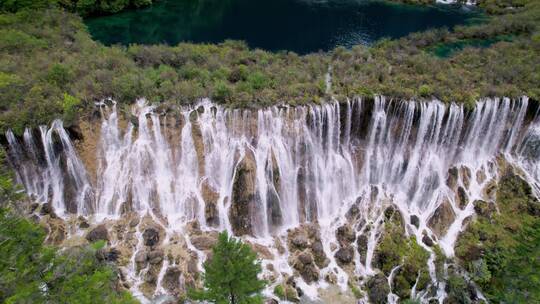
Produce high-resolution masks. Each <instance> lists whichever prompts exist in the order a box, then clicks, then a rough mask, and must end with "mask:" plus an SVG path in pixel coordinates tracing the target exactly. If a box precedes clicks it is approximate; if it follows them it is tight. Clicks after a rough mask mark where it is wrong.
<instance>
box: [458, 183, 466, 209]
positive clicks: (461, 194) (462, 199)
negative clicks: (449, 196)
mask: <svg viewBox="0 0 540 304" xmlns="http://www.w3.org/2000/svg"><path fill="white" fill-rule="evenodd" d="M456 198H457V203H458V205H459V208H461V209H465V207H466V206H467V204H468V203H469V197H468V196H467V192H466V191H465V189H464V188H463V187H458V189H457V197H456Z"/></svg>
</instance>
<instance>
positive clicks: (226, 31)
mask: <svg viewBox="0 0 540 304" xmlns="http://www.w3.org/2000/svg"><path fill="white" fill-rule="evenodd" d="M479 16H481V14H480V13H479V12H478V11H474V10H471V9H470V8H465V7H456V6H448V5H438V6H428V7H422V6H412V5H401V4H393V3H389V2H382V1H371V0H328V1H325V0H176V1H175V0H161V1H159V2H157V3H156V4H154V5H153V6H151V7H148V8H145V9H140V10H131V11H126V12H123V13H120V14H116V15H112V16H105V17H98V18H91V19H87V20H86V24H87V25H88V27H89V30H90V32H91V34H92V35H93V37H94V38H95V39H97V40H99V41H101V42H103V43H105V44H107V45H110V44H118V43H119V44H131V43H140V44H157V43H166V44H169V45H175V44H177V43H179V42H184V41H186V42H195V43H219V42H223V41H224V40H227V39H234V40H244V41H246V42H247V44H248V45H249V46H250V47H252V48H262V49H266V50H271V51H277V50H289V51H294V52H297V53H300V54H305V53H310V52H317V51H319V50H322V51H327V50H330V49H332V48H334V47H336V46H345V47H350V46H352V45H355V44H367V45H369V44H371V43H373V42H374V41H376V40H379V39H381V38H383V37H389V38H399V37H403V36H405V35H407V34H409V33H411V32H417V31H422V30H426V29H430V28H439V27H448V28H451V27H453V26H454V25H457V24H464V23H468V22H471V21H472V20H474V19H475V18H477V17H479Z"/></svg>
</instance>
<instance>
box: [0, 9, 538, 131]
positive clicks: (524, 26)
mask: <svg viewBox="0 0 540 304" xmlns="http://www.w3.org/2000/svg"><path fill="white" fill-rule="evenodd" d="M16 2H17V1H16ZM507 2H508V1H506V2H504V3H503V1H500V4H501V5H507V6H508V5H513V6H514V8H513V9H512V10H506V11H505V12H506V13H505V14H503V15H501V16H498V17H497V18H494V19H490V20H489V21H488V22H486V23H483V24H479V25H474V26H458V27H456V28H454V29H453V30H452V31H448V30H445V29H441V30H431V31H427V32H423V33H418V34H412V35H409V36H408V37H405V38H402V39H399V40H392V41H389V40H383V41H380V42H379V43H377V44H376V45H374V46H372V47H366V46H356V47H353V48H352V49H350V50H347V49H345V48H337V49H335V50H334V51H332V52H330V53H318V54H310V55H305V56H299V55H296V54H294V53H291V52H279V53H271V52H266V51H263V50H258V49H257V50H250V49H248V48H247V47H246V45H245V44H244V43H242V42H232V41H228V42H225V43H222V44H219V45H206V44H188V43H181V44H179V45H177V46H165V45H152V46H142V45H131V46H129V47H122V46H113V47H106V46H103V45H101V44H100V43H97V42H95V41H93V40H92V39H91V37H90V36H89V34H88V32H87V30H86V28H85V26H84V24H83V23H82V20H81V18H80V17H78V16H76V15H74V14H72V13H69V12H66V11H62V10H61V9H58V8H50V9H39V10H20V11H18V12H17V13H5V14H1V15H0V53H1V54H2V56H1V58H0V100H2V103H1V104H0V132H2V131H5V130H6V129H7V128H13V129H14V130H15V131H16V132H17V133H20V132H21V131H22V129H23V127H24V126H36V125H39V124H45V123H48V122H50V121H51V119H53V118H56V117H62V116H64V118H65V119H66V120H67V122H66V124H69V123H70V120H73V119H76V117H77V116H78V114H79V113H78V109H88V108H91V107H93V104H94V102H95V101H98V100H101V99H103V98H105V97H113V98H115V99H116V100H118V101H119V102H120V103H121V104H122V105H128V104H130V103H132V102H133V101H134V100H135V99H136V98H138V97H146V98H148V99H149V100H150V102H155V103H161V104H164V105H177V104H187V103H193V102H196V101H197V100H199V99H200V98H202V97H211V98H213V100H214V101H216V102H218V103H222V104H226V105H228V106H232V107H250V106H257V107H258V106H267V105H271V104H276V103H283V102H284V103H289V104H293V105H295V104H306V103H318V102H321V101H322V100H327V99H329V96H330V95H331V96H335V97H337V98H338V99H343V98H345V97H355V96H373V95H374V94H382V95H387V96H390V97H393V98H406V99H410V98H431V97H435V98H439V99H441V100H443V101H448V102H451V101H454V102H466V103H470V102H472V101H474V100H475V99H477V98H480V97H484V96H509V97H518V96H522V95H528V96H530V97H532V98H535V99H538V98H539V97H540V78H539V77H540V76H539V75H540V73H538V71H539V70H540V31H539V27H538V24H539V23H540V22H539V19H540V3H538V2H537V1H520V2H519V5H518V2H516V3H514V2H513V1H510V2H508V3H507ZM489 3H492V2H489ZM3 8H4V11H6V9H5V7H3ZM7 11H10V10H7ZM501 35H504V36H511V37H513V38H512V40H511V41H500V42H496V43H493V44H492V45H490V46H489V47H487V48H464V49H463V50H459V51H456V52H454V53H453V55H452V56H450V57H449V58H439V57H437V56H435V55H433V54H432V52H431V51H430V50H431V47H433V46H435V45H441V44H447V43H455V42H459V41H462V40H466V39H490V38H492V37H499V36H501ZM329 71H330V74H331V78H332V85H331V86H330V87H329V88H327V86H326V83H325V75H326V73H327V72H329ZM83 113H86V111H83Z"/></svg>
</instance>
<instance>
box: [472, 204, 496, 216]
mask: <svg viewBox="0 0 540 304" xmlns="http://www.w3.org/2000/svg"><path fill="white" fill-rule="evenodd" d="M473 205H474V211H475V212H476V214H478V215H479V216H483V217H487V218H489V217H491V215H492V214H493V213H494V212H496V211H497V210H496V209H495V205H494V204H493V203H488V202H486V201H482V200H476V201H474V202H473Z"/></svg>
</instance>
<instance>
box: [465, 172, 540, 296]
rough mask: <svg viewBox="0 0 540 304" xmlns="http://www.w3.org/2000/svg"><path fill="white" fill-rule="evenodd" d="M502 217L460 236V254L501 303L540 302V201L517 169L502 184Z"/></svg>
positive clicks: (479, 222) (483, 219)
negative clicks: (516, 172)
mask: <svg viewBox="0 0 540 304" xmlns="http://www.w3.org/2000/svg"><path fill="white" fill-rule="evenodd" d="M496 201H497V206H498V208H499V211H500V213H493V214H485V215H482V216H479V217H478V218H477V219H476V220H475V221H474V222H472V223H471V224H470V225H469V226H468V227H467V230H466V231H465V232H464V233H463V234H462V235H461V236H460V237H459V239H458V242H457V245H456V256H457V257H458V258H459V259H460V261H461V263H462V264H463V265H464V267H465V268H466V269H467V271H468V272H469V273H470V275H471V279H472V280H473V281H474V282H475V283H477V284H478V285H479V286H480V287H481V289H482V291H483V293H484V295H486V297H487V298H488V299H489V300H491V301H493V302H495V303H499V302H505V303H534V302H538V301H540V273H539V271H538V270H539V269H540V260H539V257H540V202H538V201H537V200H536V199H535V198H534V197H533V196H532V193H531V188H530V186H529V185H528V184H527V183H526V182H525V181H524V180H523V179H521V178H520V177H519V176H517V175H516V174H515V173H514V172H513V171H512V170H510V169H509V170H508V171H507V172H506V173H505V174H504V176H503V177H502V178H501V181H500V182H499V187H498V191H497V199H496Z"/></svg>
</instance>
